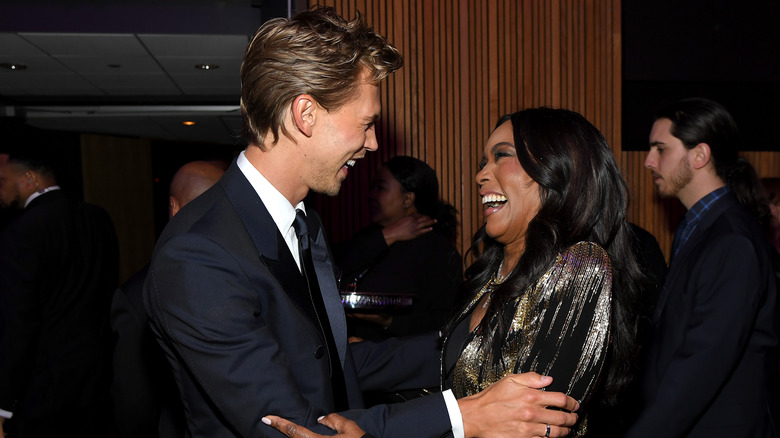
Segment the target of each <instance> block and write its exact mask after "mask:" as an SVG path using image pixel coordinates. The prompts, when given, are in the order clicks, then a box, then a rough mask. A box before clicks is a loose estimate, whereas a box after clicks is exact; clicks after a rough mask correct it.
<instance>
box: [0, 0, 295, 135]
mask: <svg viewBox="0 0 780 438" xmlns="http://www.w3.org/2000/svg"><path fill="white" fill-rule="evenodd" d="M297 3H300V2H294V1H288V0H263V1H258V0H255V1H250V0H186V1H174V0H155V1H143V0H142V1H139V0H120V1H113V2H111V3H110V4H109V3H108V2H105V1H87V0H60V1H44V0H3V2H2V3H1V4H0V64H22V65H23V66H24V67H25V68H24V69H16V70H9V69H7V68H0V116H6V117H13V118H15V119H16V120H23V121H25V122H26V123H27V124H29V125H32V126H35V127H38V128H44V129H52V130H69V131H79V132H95V133H108V134H114V135H126V136H137V137H149V138H157V139H164V140H176V141H192V142H210V143H222V144H233V143H236V142H237V136H236V134H237V131H238V128H239V126H240V114H239V111H238V103H239V96H240V85H239V76H238V72H239V68H240V65H241V59H242V55H243V50H244V47H245V46H246V44H247V42H248V39H249V37H251V35H252V34H253V33H254V31H255V30H256V29H257V28H258V27H259V26H260V25H261V24H262V23H263V22H264V21H266V20H268V19H270V18H274V17H285V16H288V14H289V13H293V12H294V11H295V10H296V7H297V6H296V4H297ZM204 64H208V65H211V66H212V68H210V69H208V70H201V69H197V68H196V66H197V65H204ZM213 66H217V67H216V68H214V67H213ZM185 120H189V121H194V122H196V124H195V125H193V126H185V125H182V122H183V121H185Z"/></svg>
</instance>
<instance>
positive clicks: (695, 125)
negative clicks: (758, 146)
mask: <svg viewBox="0 0 780 438" xmlns="http://www.w3.org/2000/svg"><path fill="white" fill-rule="evenodd" d="M654 119H655V120H658V119H669V120H671V121H672V129H671V133H672V135H673V136H675V137H677V138H679V139H680V141H682V143H683V145H685V147H686V148H688V149H692V148H694V147H696V145H698V144H699V143H707V144H708V145H709V146H710V156H711V157H712V159H713V161H714V162H715V172H716V173H717V174H718V176H719V177H720V179H722V180H723V181H728V176H729V172H730V171H731V168H732V167H733V166H734V165H735V164H736V162H737V158H738V150H739V136H738V133H737V125H736V123H734V119H733V118H732V117H731V114H729V112H728V111H726V108H724V107H723V106H722V105H721V104H719V103H717V102H714V101H712V100H708V99H703V98H690V99H682V100H678V101H676V102H673V103H671V104H669V105H666V106H664V107H662V108H660V109H659V110H657V111H656V112H655V117H654Z"/></svg>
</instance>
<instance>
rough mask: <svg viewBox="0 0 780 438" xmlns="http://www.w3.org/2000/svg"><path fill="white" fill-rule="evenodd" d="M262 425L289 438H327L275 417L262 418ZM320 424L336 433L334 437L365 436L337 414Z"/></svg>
mask: <svg viewBox="0 0 780 438" xmlns="http://www.w3.org/2000/svg"><path fill="white" fill-rule="evenodd" d="M263 423H265V424H267V425H269V426H272V427H274V428H275V429H276V430H278V431H279V432H281V433H283V434H285V435H287V436H288V437H290V438H327V437H326V436H325V435H320V434H317V433H314V432H312V431H310V430H309V429H307V428H305V427H302V426H298V425H297V424H295V423H293V422H291V421H289V420H285V419H284V418H281V417H277V416H276V415H267V416H265V417H263ZM320 423H321V424H324V425H326V426H328V427H329V428H331V429H333V430H335V431H336V435H333V436H336V437H342V438H362V437H363V436H364V435H365V432H364V431H363V429H361V428H360V426H358V425H357V423H355V422H354V421H352V420H349V419H347V418H344V417H342V416H341V415H339V414H330V415H328V416H326V417H322V418H321V419H320Z"/></svg>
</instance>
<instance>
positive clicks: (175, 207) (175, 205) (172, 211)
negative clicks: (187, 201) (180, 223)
mask: <svg viewBox="0 0 780 438" xmlns="http://www.w3.org/2000/svg"><path fill="white" fill-rule="evenodd" d="M180 208H181V206H180V205H179V201H177V200H176V198H174V197H173V196H168V217H169V218H172V217H173V216H175V215H176V213H178V212H179V209H180Z"/></svg>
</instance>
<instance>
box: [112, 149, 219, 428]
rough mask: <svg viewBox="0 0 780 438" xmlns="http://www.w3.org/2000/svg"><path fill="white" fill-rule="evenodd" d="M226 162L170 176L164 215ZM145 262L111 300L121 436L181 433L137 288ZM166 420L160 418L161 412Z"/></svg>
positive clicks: (169, 381)
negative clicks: (166, 206) (166, 209)
mask: <svg viewBox="0 0 780 438" xmlns="http://www.w3.org/2000/svg"><path fill="white" fill-rule="evenodd" d="M226 164H227V163H220V162H210V161H192V162H189V163H187V164H185V165H183V166H181V167H180V168H179V169H178V170H177V171H176V173H175V174H174V175H173V179H172V180H171V185H170V189H169V199H168V201H169V203H168V219H170V218H171V217H173V215H175V214H176V213H178V212H179V210H180V209H181V208H182V207H184V206H185V205H186V204H188V203H189V202H190V201H192V200H193V199H195V198H197V197H198V196H200V195H201V194H202V193H203V192H205V191H206V190H208V189H209V188H210V187H211V186H213V185H214V184H216V182H217V181H219V178H221V177H222V174H224V173H225V169H224V167H225V165H226ZM148 270H149V266H148V265H147V266H145V267H144V268H142V269H141V270H140V271H138V272H137V273H135V274H134V275H133V276H132V277H130V279H129V280H127V281H126V282H125V284H123V285H122V286H121V287H120V288H118V289H117V290H116V292H114V298H113V300H112V302H111V330H112V331H113V332H114V335H115V341H114V349H113V370H114V375H113V380H112V383H111V398H112V400H113V407H114V419H115V421H116V431H117V434H118V436H119V437H120V438H125V437H127V438H131V437H133V438H134V437H148V438H154V437H156V436H158V435H159V436H173V434H175V435H177V436H181V435H182V429H183V427H184V426H183V425H182V423H183V418H181V417H182V416H183V414H182V412H181V405H180V403H179V392H178V390H177V389H176V384H175V382H173V376H172V375H171V373H170V371H169V368H168V363H167V362H166V361H165V357H164V356H163V353H162V351H161V350H160V346H159V345H158V344H157V341H156V339H155V338H154V335H153V334H152V331H151V329H150V328H149V317H148V316H147V314H146V310H145V309H144V304H143V299H142V295H141V291H142V289H143V284H144V280H145V279H146V273H147V272H148ZM163 409H165V414H164V420H163V421H162V423H161V422H160V416H161V415H163Z"/></svg>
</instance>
